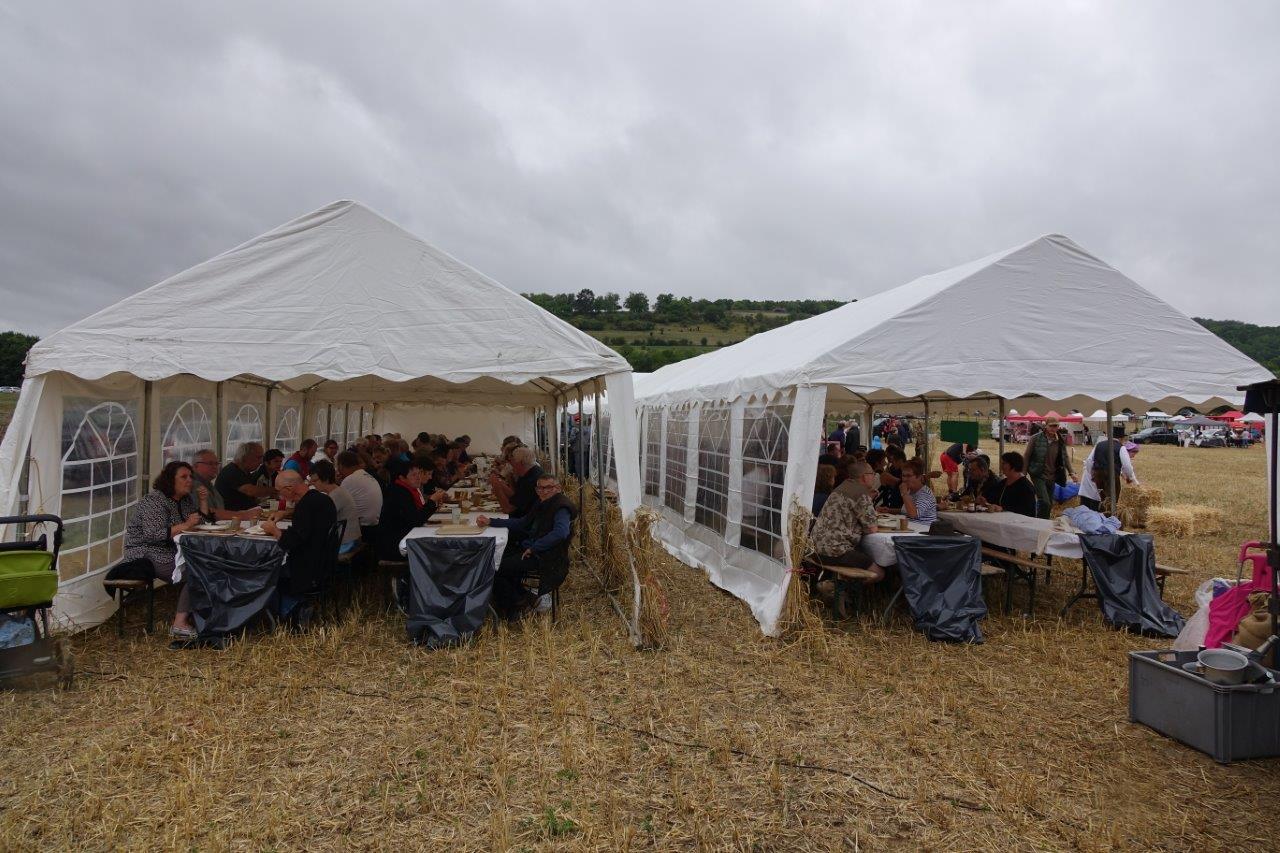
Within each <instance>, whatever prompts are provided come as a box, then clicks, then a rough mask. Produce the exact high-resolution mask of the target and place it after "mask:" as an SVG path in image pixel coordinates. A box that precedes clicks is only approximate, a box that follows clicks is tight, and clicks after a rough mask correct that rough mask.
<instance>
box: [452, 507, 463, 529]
mask: <svg viewBox="0 0 1280 853" xmlns="http://www.w3.org/2000/svg"><path fill="white" fill-rule="evenodd" d="M453 523H454V524H461V523H462V507H460V506H458V505H457V504H454V505H453Z"/></svg>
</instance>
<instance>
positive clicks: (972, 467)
mask: <svg viewBox="0 0 1280 853" xmlns="http://www.w3.org/2000/svg"><path fill="white" fill-rule="evenodd" d="M968 467H969V482H968V483H966V484H965V487H964V491H963V492H961V494H960V497H962V498H973V500H974V503H979V502H980V501H981V499H982V498H983V497H984V496H985V495H986V493H987V491H988V490H990V489H992V488H994V487H995V486H997V485H998V484H999V483H1000V477H999V475H997V474H996V473H995V472H994V471H992V470H991V460H990V459H989V458H988V457H987V456H986V455H985V454H984V455H979V456H975V457H973V458H972V459H970V460H969V466H968Z"/></svg>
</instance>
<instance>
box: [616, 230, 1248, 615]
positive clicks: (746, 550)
mask: <svg viewBox="0 0 1280 853" xmlns="http://www.w3.org/2000/svg"><path fill="white" fill-rule="evenodd" d="M1000 318H1016V322H999V319H1000ZM978 329H981V330H983V331H982V333H981V334H979V335H978V337H976V338H975V336H974V335H975V330H978ZM979 340H980V341H981V343H980V344H977V345H976V344H975V342H976V341H979ZM1269 375H1270V374H1269V373H1268V372H1267V371H1266V370H1265V369H1264V368H1262V367H1261V366H1260V365H1258V364H1256V363H1255V362H1253V361H1252V360H1250V359H1249V358H1247V357H1246V356H1244V355H1243V354H1241V353H1240V352H1238V351H1237V350H1235V349H1233V348H1232V347H1231V346H1229V345H1228V344H1226V343H1225V342H1224V341H1222V340H1220V339H1219V338H1217V337H1215V336H1214V335H1213V334H1212V333H1211V332H1209V331H1208V330H1207V329H1205V328H1204V327H1202V326H1201V325H1200V324H1198V323H1196V322H1195V321H1193V320H1191V319H1190V318H1189V317H1186V316H1185V315H1183V314H1181V313H1179V312H1178V311H1177V310H1175V309H1174V308H1173V307H1171V306H1170V305H1168V304H1166V303H1165V302H1163V301H1161V300H1160V299H1159V298H1157V297H1156V296H1154V295H1152V294H1151V293H1149V292H1148V291H1146V290H1144V289H1143V288H1142V287H1140V286H1139V285H1138V284H1136V283H1135V282H1133V281H1132V280H1130V279H1129V278H1127V277H1125V276H1124V275H1123V274H1121V273H1120V272H1118V271H1116V270H1115V269H1113V268H1112V267H1110V266H1108V265H1107V264H1105V263H1104V262H1102V261H1101V260H1099V259H1097V258H1095V257H1094V256H1092V255H1090V254H1089V253H1087V252H1085V251H1084V250H1083V249H1081V248H1080V247H1079V246H1077V245H1076V244H1075V243H1073V242H1072V241H1071V240H1069V239H1067V238H1066V237H1062V236H1058V235H1051V236H1046V237H1041V238H1039V239H1037V240H1033V241H1031V242H1029V243H1026V244H1024V245H1022V246H1018V247H1016V248H1014V249H1010V250H1007V251H1003V252H997V253H995V254H993V255H989V256H987V257H985V258H982V259H980V260H977V261H973V262H972V263H968V264H964V265H962V266H959V267H955V268H954V269H950V270H946V271H944V272H940V273H935V274H933V275H927V276H924V277H922V278H919V279H916V280H915V281H912V282H910V283H909V284H905V285H903V286H901V287H898V288H895V289H892V290H888V291H885V292H883V293H879V294H876V295H875V296H872V297H870V298H867V299H864V300H861V301H859V302H856V303H851V304H849V305H845V306H842V307H840V308H837V309H835V310H834V311H830V312H828V313H826V314H822V315H820V316H817V317H813V318H810V319H807V320H802V321H799V322H796V323H792V324H790V325H787V326H783V327H781V328H778V329H774V330H771V331H768V332H764V333H762V334H759V335H756V336H754V337H752V338H749V339H748V340H746V341H743V342H741V343H739V344H735V345H733V346H729V347H725V348H723V349H719V350H716V351H713V352H710V353H706V354H704V355H701V356H698V357H696V358H693V359H690V360H688V361H683V362H679V363H677V364H673V365H669V366H667V367H664V368H662V369H661V370H658V371H657V372H655V373H654V374H653V375H652V376H650V377H649V378H647V379H646V380H645V381H644V382H642V383H637V402H638V405H639V406H640V408H639V413H640V419H641V447H642V470H643V473H644V477H643V480H644V494H645V500H646V501H647V502H649V503H652V504H654V505H655V506H660V507H661V512H662V514H663V517H664V523H663V524H661V525H660V526H659V535H660V536H661V537H662V539H663V541H664V543H665V544H666V546H667V547H668V549H670V550H672V551H673V552H674V553H676V554H677V556H679V557H680V558H681V559H683V560H684V561H685V562H688V563H690V564H692V565H698V566H702V567H704V568H705V569H706V570H707V572H708V573H709V575H710V576H711V579H712V580H713V581H714V582H715V583H717V584H719V585H720V586H722V587H724V588H726V589H728V590H730V591H731V592H733V593H734V594H736V595H738V596H739V597H740V598H742V599H744V600H745V601H747V602H748V603H749V604H750V606H751V608H752V611H753V612H754V614H755V616H756V618H757V619H758V620H759V622H760V624H761V626H762V627H763V629H764V630H765V631H766V632H768V633H771V632H773V631H774V630H775V628H776V625H777V618H778V614H779V612H780V609H781V606H782V601H783V598H784V596H785V592H786V586H787V581H788V574H787V558H786V554H787V553H788V544H789V537H788V534H787V524H786V510H785V509H784V508H789V507H791V506H792V505H793V502H794V503H796V504H799V505H800V506H808V505H809V503H810V499H811V496H812V493H813V480H814V473H815V469H816V465H817V455H818V442H817V440H816V438H817V436H818V435H819V433H820V432H821V430H822V424H823V416H824V413H825V412H826V411H828V410H832V409H834V410H838V411H848V410H849V407H850V406H853V407H865V410H866V411H867V412H868V414H869V413H870V412H871V410H872V407H873V406H874V405H876V404H879V403H892V402H905V401H916V402H917V403H919V404H920V406H922V407H924V408H925V409H926V410H927V408H928V405H929V403H930V402H933V401H936V402H941V401H944V400H959V399H982V398H988V399H993V398H1002V399H1004V400H1006V401H1012V400H1015V399H1018V398H1023V397H1039V398H1043V400H1044V401H1045V402H1046V410H1047V408H1048V407H1049V405H1050V404H1052V405H1053V407H1054V408H1058V407H1060V406H1062V405H1068V406H1069V407H1071V408H1076V409H1079V410H1081V411H1084V410H1086V408H1085V407H1086V406H1090V405H1094V406H1096V405H1099V404H1107V403H1110V404H1111V406H1112V409H1113V410H1119V409H1121V408H1131V409H1134V410H1138V409H1140V408H1142V407H1145V406H1150V405H1161V406H1171V407H1172V408H1174V409H1176V408H1178V407H1180V406H1182V405H1186V404H1187V403H1193V404H1201V403H1205V402H1207V401H1215V402H1216V401H1219V400H1231V399H1235V400H1239V399H1240V397H1239V395H1238V392H1236V390H1235V389H1236V388H1237V386H1240V385H1244V384H1247V383H1249V382H1255V381H1259V380H1261V379H1265V378H1267V377H1268V376H1269ZM1019 403H1020V404H1022V405H1025V404H1023V403H1022V401H1021V400H1019ZM1174 403H1176V405H1173V404H1174ZM1060 410H1061V409H1060ZM1095 417H1096V416H1095ZM1105 417H1106V414H1105V412H1103V413H1102V418H1103V419H1105ZM1092 419H1093V418H1090V420H1092Z"/></svg>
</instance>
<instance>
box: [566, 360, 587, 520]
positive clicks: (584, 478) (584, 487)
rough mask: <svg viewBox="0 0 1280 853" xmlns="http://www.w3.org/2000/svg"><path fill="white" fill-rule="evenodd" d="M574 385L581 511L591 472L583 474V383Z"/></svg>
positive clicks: (577, 468)
mask: <svg viewBox="0 0 1280 853" xmlns="http://www.w3.org/2000/svg"><path fill="white" fill-rule="evenodd" d="M573 387H574V388H575V389H576V390H577V392H578V452H577V454H576V457H577V464H576V465H575V466H574V470H575V471H577V473H578V509H579V511H581V509H582V507H583V506H585V505H586V501H587V482H588V481H589V480H590V479H591V472H590V471H588V472H586V476H583V471H582V463H583V458H582V428H583V426H585V421H586V418H585V417H584V414H585V413H584V412H583V406H582V384H581V383H579V384H577V385H575V386H573ZM570 431H571V432H572V427H570ZM569 443H570V444H573V442H569ZM572 449H573V448H572V447H571V448H570V450H572ZM581 533H582V531H579V535H581Z"/></svg>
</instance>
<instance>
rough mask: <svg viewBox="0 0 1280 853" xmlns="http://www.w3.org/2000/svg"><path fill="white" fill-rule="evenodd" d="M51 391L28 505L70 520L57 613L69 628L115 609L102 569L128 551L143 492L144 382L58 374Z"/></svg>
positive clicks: (36, 442) (35, 443)
mask: <svg viewBox="0 0 1280 853" xmlns="http://www.w3.org/2000/svg"><path fill="white" fill-rule="evenodd" d="M45 391H46V392H45V395H44V398H43V400H42V401H41V406H40V412H39V414H38V416H37V417H38V422H39V423H40V425H41V428H40V429H39V430H38V431H36V432H35V433H34V434H33V436H32V442H31V453H32V456H33V457H34V458H35V460H36V463H35V465H34V466H33V472H32V482H31V502H30V506H31V508H32V510H33V511H34V510H36V509H42V510H43V511H45V512H52V513H54V514H56V515H59V516H61V518H62V520H63V522H64V523H65V525H66V534H65V538H64V541H63V550H62V553H61V555H60V556H59V558H58V575H59V587H58V595H57V597H56V598H55V599H54V614H55V617H56V618H57V619H58V621H59V623H60V624H62V625H64V626H69V627H72V628H76V629H79V628H86V627H90V626H92V625H96V624H98V623H99V622H101V621H103V620H104V619H106V618H107V617H108V616H110V615H111V613H112V612H113V611H114V609H115V603H114V602H113V601H112V599H111V598H109V597H108V596H107V595H106V593H105V591H104V590H103V589H102V575H103V573H104V572H105V571H106V570H107V568H108V567H110V566H111V565H112V564H113V563H114V562H116V561H117V560H119V559H120V556H121V554H122V553H123V551H124V533H125V526H126V524H127V522H128V519H129V516H130V514H131V513H132V511H133V507H134V505H135V504H136V503H137V500H138V494H139V491H140V490H139V488H138V484H139V481H140V479H141V474H142V472H141V468H142V463H143V460H142V458H141V454H142V447H143V441H142V435H141V430H142V428H143V419H142V407H143V404H144V383H143V382H142V381H141V380H139V379H136V378H135V377H132V376H124V375H121V374H114V375H112V376H109V377H106V378H104V379H100V380H97V381H94V382H86V381H84V380H80V379H76V378H74V377H71V376H68V375H66V374H54V375H52V376H51V377H50V379H49V380H48V384H47V385H46V389H45ZM37 469H38V473H37Z"/></svg>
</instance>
